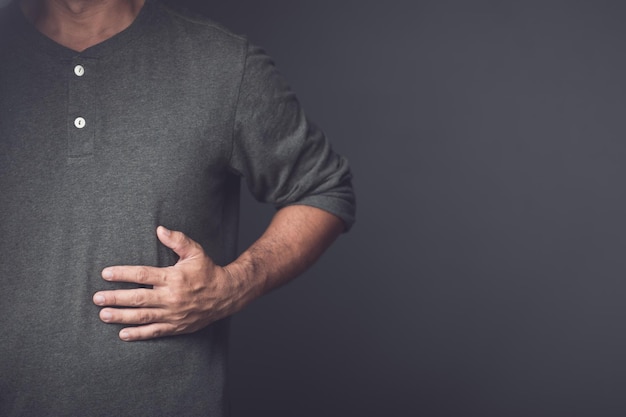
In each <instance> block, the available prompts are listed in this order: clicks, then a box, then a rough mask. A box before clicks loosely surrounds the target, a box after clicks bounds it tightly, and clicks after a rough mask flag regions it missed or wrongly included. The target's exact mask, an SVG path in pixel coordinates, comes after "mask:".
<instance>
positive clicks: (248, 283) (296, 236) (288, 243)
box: [225, 205, 345, 307]
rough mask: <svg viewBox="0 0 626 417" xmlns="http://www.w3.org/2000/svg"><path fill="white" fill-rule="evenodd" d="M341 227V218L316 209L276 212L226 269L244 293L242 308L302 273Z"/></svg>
mask: <svg viewBox="0 0 626 417" xmlns="http://www.w3.org/2000/svg"><path fill="white" fill-rule="evenodd" d="M344 227H345V226H344V223H343V221H342V220H341V219H339V218H338V217H336V216H335V215H333V214H330V213H328V212H326V211H323V210H320V209H317V208H315V207H309V206H302V205H295V206H288V207H285V208H283V209H281V210H279V211H278V212H276V214H275V215H274V218H273V219H272V222H271V223H270V225H269V227H268V228H267V230H266V231H265V233H264V234H263V235H262V236H261V237H260V238H259V239H258V240H257V241H256V242H255V243H254V244H253V245H252V246H250V248H248V250H246V251H245V252H243V253H242V254H241V256H239V258H237V259H236V260H235V261H234V262H232V263H231V264H229V265H227V266H226V267H225V269H226V270H227V271H228V273H229V274H230V275H231V278H232V279H233V280H235V281H237V282H238V286H239V287H240V289H241V291H242V292H243V294H242V299H241V303H242V305H241V307H243V305H245V304H247V303H249V302H250V301H252V300H253V299H255V298H257V297H259V296H261V295H263V294H265V293H267V292H268V291H270V290H272V289H274V288H276V287H279V286H281V285H283V284H285V283H287V282H288V281H290V280H291V279H293V278H295V277H296V276H298V275H299V274H301V273H302V272H304V271H305V270H306V269H307V268H308V267H309V266H311V265H312V264H313V263H314V262H315V261H316V260H317V259H318V258H319V257H320V256H321V255H322V253H323V252H324V251H325V250H326V249H327V248H328V247H329V246H330V244H331V243H332V242H333V241H334V240H335V239H336V238H337V237H338V236H339V235H340V234H341V232H342V231H343V230H344Z"/></svg>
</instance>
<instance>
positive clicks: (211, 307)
mask: <svg viewBox="0 0 626 417" xmlns="http://www.w3.org/2000/svg"><path fill="white" fill-rule="evenodd" d="M157 236H158V238H159V240H160V241H161V243H163V244H164V245H165V246H167V247H168V248H170V249H172V250H173V251H174V252H176V254H178V256H179V257H180V259H179V260H178V262H177V263H176V265H174V266H170V267H166V268H155V267H149V266H112V267H108V268H105V269H104V270H103V271H102V278H104V279H105V280H107V281H111V282H132V283H137V284H141V285H151V286H152V288H151V289H150V288H138V289H130V290H114V291H101V292H98V293H96V294H94V296H93V302H94V303H95V304H96V305H98V306H102V307H105V308H103V309H102V310H101V311H100V319H101V320H102V321H104V322H105V323H120V324H129V325H137V326H135V327H127V328H124V329H122V330H121V331H120V339H122V340H125V341H135V340H145V339H151V338H155V337H161V336H170V335H176V334H183V333H191V332H194V331H196V330H199V329H201V328H203V327H205V326H207V325H208V324H210V323H212V322H214V321H216V320H219V319H221V318H224V317H226V316H228V315H230V314H232V313H234V312H236V311H238V310H240V309H241V308H242V307H243V305H244V304H246V302H245V300H244V299H245V297H246V296H247V295H248V294H247V293H248V291H246V289H245V288H242V285H241V283H238V282H237V281H235V280H234V278H233V277H232V276H231V274H230V273H229V271H228V269H227V268H224V267H220V266H218V265H215V264H214V263H213V261H212V260H211V259H210V258H209V257H208V256H207V255H206V254H205V253H204V250H203V249H202V247H201V246H200V245H199V244H198V243H196V242H194V241H193V240H191V239H190V238H188V237H187V236H185V235H184V234H183V233H181V232H175V231H170V230H167V229H166V228H164V227H162V226H160V227H159V228H158V229H157Z"/></svg>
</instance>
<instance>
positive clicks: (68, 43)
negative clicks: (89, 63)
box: [20, 0, 144, 52]
mask: <svg viewBox="0 0 626 417" xmlns="http://www.w3.org/2000/svg"><path fill="white" fill-rule="evenodd" d="M143 4H144V0H20V6H21V8H22V11H23V12H24V15H25V16H26V17H27V18H28V20H30V21H31V23H32V24H33V25H34V26H35V27H36V28H37V30H39V31H40V32H41V33H43V34H44V35H46V36H47V37H49V38H50V39H52V40H53V41H55V42H57V43H59V44H61V45H63V46H65V47H67V48H70V49H73V50H75V51H78V52H81V51H84V50H85V49H87V48H89V47H91V46H93V45H96V44H98V43H101V42H103V41H105V40H107V39H109V38H111V37H112V36H114V35H116V34H118V33H120V32H121V31H123V30H124V29H126V28H127V27H128V26H130V25H131V24H132V23H133V21H134V20H135V18H136V17H137V15H138V14H139V11H140V10H141V8H142V7H143Z"/></svg>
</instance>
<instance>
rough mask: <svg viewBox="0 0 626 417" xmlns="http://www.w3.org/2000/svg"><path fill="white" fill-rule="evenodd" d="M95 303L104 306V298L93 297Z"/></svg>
mask: <svg viewBox="0 0 626 417" xmlns="http://www.w3.org/2000/svg"><path fill="white" fill-rule="evenodd" d="M93 302H94V303H96V304H97V305H99V306H101V305H102V304H104V296H102V295H96V296H95V297H93Z"/></svg>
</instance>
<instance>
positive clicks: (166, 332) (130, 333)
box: [120, 323, 175, 342]
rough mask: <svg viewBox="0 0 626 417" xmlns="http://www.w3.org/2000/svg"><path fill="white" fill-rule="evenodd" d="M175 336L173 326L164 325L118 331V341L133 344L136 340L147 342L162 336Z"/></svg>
mask: <svg viewBox="0 0 626 417" xmlns="http://www.w3.org/2000/svg"><path fill="white" fill-rule="evenodd" d="M174 334H175V328H174V326H173V325H170V324H166V323H153V324H148V325H146V326H139V327H127V328H125V329H122V330H121V331H120V339H122V340H123V341H125V342H134V341H138V340H148V339H154V338H157V337H163V336H172V335H174Z"/></svg>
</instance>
